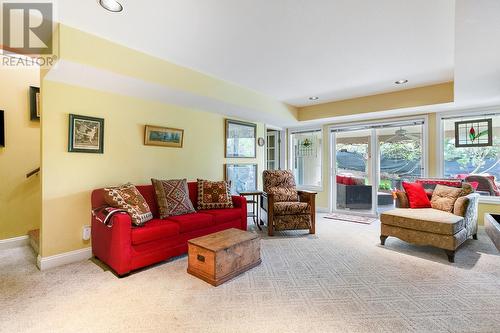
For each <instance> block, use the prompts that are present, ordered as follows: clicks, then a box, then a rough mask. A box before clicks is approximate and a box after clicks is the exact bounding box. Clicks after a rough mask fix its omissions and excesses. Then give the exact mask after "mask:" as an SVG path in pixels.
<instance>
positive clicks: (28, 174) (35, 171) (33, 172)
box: [26, 167, 40, 178]
mask: <svg viewBox="0 0 500 333" xmlns="http://www.w3.org/2000/svg"><path fill="white" fill-rule="evenodd" d="M39 172H40V167H38V168H36V169H35V170H32V171H30V172H28V173H27V174H26V178H30V177H31V176H33V175H35V174H37V173H39Z"/></svg>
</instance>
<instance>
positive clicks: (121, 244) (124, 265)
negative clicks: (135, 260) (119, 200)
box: [92, 214, 132, 275]
mask: <svg viewBox="0 0 500 333" xmlns="http://www.w3.org/2000/svg"><path fill="white" fill-rule="evenodd" d="M110 225H111V227H108V226H106V225H104V224H103V223H102V222H100V221H99V220H97V219H96V218H92V252H93V253H94V255H95V256H96V257H97V258H99V259H100V260H101V261H103V262H104V263H106V264H107V265H109V266H110V267H111V268H113V270H114V271H115V272H116V273H117V274H118V275H124V274H127V273H129V272H130V264H131V258H132V219H131V218H130V216H129V215H128V214H116V215H114V216H113V217H112V218H111V223H110Z"/></svg>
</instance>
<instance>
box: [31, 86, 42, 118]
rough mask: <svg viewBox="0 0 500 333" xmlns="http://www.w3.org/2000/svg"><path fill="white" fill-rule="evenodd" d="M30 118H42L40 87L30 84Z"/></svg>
mask: <svg viewBox="0 0 500 333" xmlns="http://www.w3.org/2000/svg"><path fill="white" fill-rule="evenodd" d="M29 95H30V119H31V120H40V88H38V87H33V86H30V94H29Z"/></svg>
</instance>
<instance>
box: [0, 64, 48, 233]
mask: <svg viewBox="0 0 500 333" xmlns="http://www.w3.org/2000/svg"><path fill="white" fill-rule="evenodd" d="M39 75H40V71H39V69H37V68H34V67H33V68H22V67H19V68H6V67H1V66H0V110H4V113H5V136H6V138H5V141H6V146H5V148H2V147H0V180H1V182H2V183H1V185H0V239H6V238H12V237H18V236H23V235H26V234H27V232H28V231H29V230H32V229H36V228H38V227H39V225H40V200H41V199H40V179H39V177H38V176H33V177H31V178H29V179H26V173H28V172H30V171H31V170H33V169H35V168H37V167H38V166H39V165H40V123H39V122H38V121H31V120H30V115H29V97H28V96H29V95H28V92H29V86H30V85H32V86H39Z"/></svg>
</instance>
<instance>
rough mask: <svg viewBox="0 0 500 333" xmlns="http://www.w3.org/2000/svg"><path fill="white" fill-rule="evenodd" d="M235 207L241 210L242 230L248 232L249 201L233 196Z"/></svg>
mask: <svg viewBox="0 0 500 333" xmlns="http://www.w3.org/2000/svg"><path fill="white" fill-rule="evenodd" d="M232 199H233V206H234V207H235V208H240V209H241V230H247V199H246V198H245V197H242V196H239V195H233V196H232Z"/></svg>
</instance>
